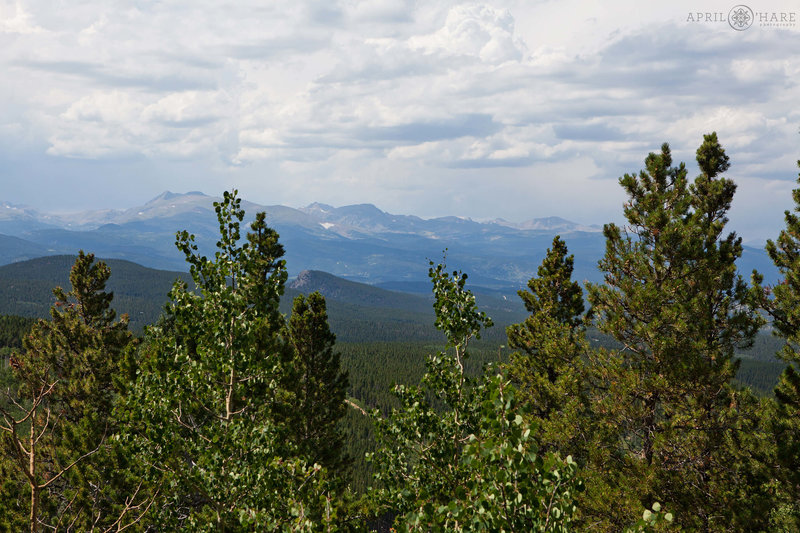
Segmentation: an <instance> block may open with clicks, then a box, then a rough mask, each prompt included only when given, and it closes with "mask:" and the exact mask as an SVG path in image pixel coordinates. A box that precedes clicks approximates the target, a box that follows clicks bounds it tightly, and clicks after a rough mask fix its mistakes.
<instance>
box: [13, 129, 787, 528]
mask: <svg viewBox="0 0 800 533" xmlns="http://www.w3.org/2000/svg"><path fill="white" fill-rule="evenodd" d="M696 158H697V163H698V167H699V169H700V174H699V175H698V176H697V177H696V178H694V179H690V178H689V177H688V175H687V174H688V173H687V170H686V167H685V165H684V164H682V163H681V164H678V165H674V164H673V162H672V155H671V152H670V149H669V146H668V145H666V144H665V145H664V146H662V149H661V151H660V152H659V153H651V154H649V155H648V156H647V158H646V160H645V170H643V171H641V172H640V173H638V174H626V175H625V176H623V177H622V178H620V184H621V185H622V187H623V188H624V190H625V192H626V194H627V196H628V201H627V202H626V203H625V205H624V208H623V209H624V215H625V218H626V220H627V222H628V223H627V224H626V225H625V226H618V225H615V224H608V225H606V226H605V228H604V230H603V234H604V237H605V240H606V251H605V255H604V256H603V259H602V260H601V261H600V264H599V267H600V269H601V272H602V274H603V280H604V282H603V283H588V284H586V285H582V284H581V283H580V282H579V281H577V280H575V279H573V277H574V268H575V257H574V255H572V254H571V253H570V251H569V249H568V247H567V243H566V242H565V241H564V240H562V239H561V238H560V237H555V238H554V239H553V240H552V242H551V244H550V246H549V247H548V249H547V250H546V253H545V254H544V257H543V259H542V262H541V264H540V265H539V267H538V269H537V270H536V272H535V273H531V274H532V275H531V277H530V279H529V281H528V283H527V286H526V287H525V288H524V289H523V290H520V291H519V299H520V304H519V305H520V306H521V308H522V309H524V311H520V310H519V308H518V307H515V305H511V304H508V303H507V301H506V300H503V299H501V298H497V296H496V295H495V296H492V295H491V294H484V295H482V296H481V295H477V296H476V295H475V294H473V292H472V291H471V290H470V289H469V278H468V276H467V274H464V273H462V272H461V271H459V270H453V269H452V268H451V267H448V266H447V265H446V263H445V261H450V260H451V258H450V257H445V258H444V259H443V260H442V261H441V262H434V261H431V262H430V264H429V269H428V275H429V280H430V283H431V288H432V297H430V298H423V297H417V296H413V295H408V294H405V295H398V294H396V293H392V292H390V291H385V290H383V289H379V288H376V287H368V286H364V285H360V284H354V283H352V282H349V281H345V280H341V279H338V278H335V277H333V276H330V275H328V274H325V273H320V272H306V273H303V274H301V276H300V277H299V278H298V279H297V280H296V281H295V282H294V283H292V284H291V286H293V287H294V288H293V289H290V288H288V287H289V286H290V285H289V280H288V273H287V268H286V263H285V261H284V259H283V257H284V249H283V245H282V244H281V243H280V241H279V236H278V234H277V232H276V231H275V230H274V229H273V228H271V227H269V225H268V224H267V220H266V216H265V214H264V213H259V214H257V215H256V217H255V220H254V222H253V223H252V224H250V225H248V226H247V227H243V224H242V221H243V220H244V217H245V213H244V209H243V208H242V201H241V199H240V198H238V196H237V193H236V192H235V191H234V192H232V193H229V192H226V193H225V194H224V196H223V198H222V199H221V201H219V202H217V203H215V212H216V215H217V225H218V227H219V240H218V242H217V251H216V253H215V254H214V255H213V256H211V257H208V256H205V255H203V254H202V253H200V252H199V248H198V246H197V243H196V240H195V236H194V235H192V234H190V233H189V232H188V231H181V232H179V233H178V235H177V242H176V244H177V247H178V249H179V251H180V252H181V253H182V254H183V255H184V257H185V259H186V262H187V265H188V269H189V273H188V274H187V275H183V276H181V275H177V274H176V273H174V272H159V271H153V270H149V269H145V268H143V267H140V266H138V265H135V264H132V263H127V262H124V261H108V262H105V261H99V260H97V259H96V258H95V257H94V256H93V255H92V254H87V253H84V252H83V251H81V252H80V253H79V254H78V256H77V257H71V256H58V257H51V258H46V259H39V260H36V261H33V262H27V263H19V264H15V265H10V266H7V267H4V268H3V269H0V279H2V285H1V286H2V290H3V291H4V292H3V294H2V296H3V297H4V302H5V303H4V305H6V306H7V307H5V308H3V309H2V311H4V312H9V313H15V314H23V315H27V316H30V317H34V316H39V317H42V316H44V317H45V319H44V320H39V321H32V320H30V319H29V318H25V317H10V316H7V317H3V318H2V319H0V331H2V337H1V338H0V340H1V341H2V343H3V354H4V356H6V357H7V358H4V364H3V365H2V367H1V368H0V385H2V396H0V434H2V439H0V530H6V531H21V530H29V531H31V532H34V533H35V532H37V531H45V530H48V529H52V530H55V531H61V530H80V531H92V530H94V531H97V530H102V531H115V530H116V531H119V530H123V529H127V530H130V531H137V530H140V531H154V530H162V531H174V530H187V531H364V530H368V529H378V530H388V528H390V527H393V528H394V529H395V530H403V531H472V530H486V531H562V532H566V531H584V530H587V531H588V530H591V531H595V530H599V531H614V532H616V531H665V530H676V531H678V530H682V531H796V530H798V528H800V506H798V503H797V502H798V501H800V492H798V487H800V479H798V472H800V377H798V374H797V370H796V366H797V364H798V363H800V352H799V351H798V347H799V346H800V263H799V262H798V257H800V237H798V235H800V219H798V216H797V215H796V214H794V213H790V212H787V213H786V229H785V230H784V231H783V232H782V233H781V234H780V235H779V236H778V238H777V240H776V241H770V242H769V243H768V246H767V253H768V254H769V256H770V258H771V259H772V260H773V261H774V263H775V265H776V267H777V269H778V271H779V272H780V274H781V276H782V279H781V282H780V283H779V284H776V285H774V286H769V285H765V284H764V283H763V279H762V277H761V276H760V275H759V274H758V273H755V274H754V275H753V277H752V279H750V280H745V279H744V278H743V277H742V276H741V275H740V274H739V272H738V270H737V260H738V259H739V258H740V257H741V256H742V254H743V247H742V245H741V240H740V239H738V237H737V236H736V235H735V234H733V233H730V232H727V231H726V228H725V226H726V222H727V217H726V214H727V212H728V210H729V209H730V205H731V200H732V198H733V196H734V193H735V190H736V185H735V184H734V183H733V182H732V181H731V180H730V179H728V178H726V177H724V173H725V171H726V170H727V169H728V166H729V162H728V157H727V155H726V154H725V152H724V150H723V149H722V147H721V146H720V144H719V142H718V140H717V137H716V134H709V135H706V136H705V137H704V139H703V143H702V144H701V146H700V148H698V150H697V154H696ZM799 164H800V163H799ZM799 183H800V180H799ZM794 200H795V202H796V208H797V209H796V212H800V189H797V190H795V192H794ZM115 269H116V270H115ZM118 275H119V276H120V279H119V280H118V281H114V279H115V276H118ZM54 280H55V281H56V282H57V283H54ZM176 280H177V281H176ZM54 284H55V285H59V288H56V289H55V290H53V285H54ZM112 289H113V291H114V294H113V295H112V294H111V291H112ZM48 291H49V292H48ZM326 297H327V298H326ZM123 310H129V311H127V314H122V313H118V312H117V311H123ZM487 310H489V311H490V312H489V313H487V312H486V311H487ZM45 311H47V312H45ZM128 315H130V317H132V318H129V316H128ZM134 320H136V322H135V321H134ZM144 324H149V326H150V327H148V328H147V329H146V331H145V332H144V333H143V334H142V335H139V334H138V333H140V332H141V331H142V330H141V328H142V326H143V325H144ZM134 331H136V333H137V334H136V335H135V334H134ZM776 352H777V353H778V356H779V358H780V359H776V358H775V356H776Z"/></svg>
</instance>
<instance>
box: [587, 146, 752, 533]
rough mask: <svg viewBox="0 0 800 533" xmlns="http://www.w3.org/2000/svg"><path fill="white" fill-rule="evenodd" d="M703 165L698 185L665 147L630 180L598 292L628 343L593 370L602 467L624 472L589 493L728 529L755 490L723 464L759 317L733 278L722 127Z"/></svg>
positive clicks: (602, 504) (603, 356)
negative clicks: (740, 496) (661, 506)
mask: <svg viewBox="0 0 800 533" xmlns="http://www.w3.org/2000/svg"><path fill="white" fill-rule="evenodd" d="M697 162H698V165H699V167H700V169H701V174H700V175H699V176H698V177H697V178H696V179H695V180H694V182H693V183H692V184H689V182H688V180H687V177H686V174H687V172H686V168H685V166H684V164H683V163H681V164H680V165H679V166H678V167H673V166H672V156H671V153H670V150H669V146H668V145H667V144H664V145H663V146H662V149H661V153H660V154H654V153H651V154H650V155H649V156H648V157H647V158H646V160H645V164H646V170H643V171H641V172H640V173H639V175H631V174H626V175H625V176H623V177H622V178H620V184H621V185H622V186H623V187H624V189H625V191H626V193H627V195H628V198H629V201H628V202H627V203H626V204H625V207H624V214H625V217H626V219H627V221H628V225H627V226H626V227H624V228H620V227H618V226H617V225H615V224H608V225H606V226H605V228H604V234H605V236H606V254H605V257H604V258H603V259H602V260H601V261H600V268H601V269H602V270H604V271H605V272H606V275H605V281H606V283H605V285H589V301H590V303H591V305H592V310H591V311H592V313H593V314H594V316H595V317H597V324H598V327H599V329H600V330H601V331H602V332H604V333H607V334H610V335H612V336H613V337H614V338H615V339H616V340H617V341H618V342H619V343H620V344H621V345H622V346H623V349H621V350H612V351H600V352H599V353H598V355H597V359H596V361H595V362H594V364H595V366H596V368H597V370H598V374H597V379H598V389H597V390H598V391H599V392H600V393H601V394H600V395H599V397H598V398H597V399H596V401H595V403H596V406H597V412H598V414H599V415H601V416H602V417H603V418H605V424H604V427H605V431H604V434H601V435H600V441H599V442H598V444H597V445H596V446H595V448H596V449H598V450H604V452H603V453H601V454H598V455H597V456H596V457H595V458H594V459H593V462H594V465H595V466H594V468H596V469H597V470H598V471H600V472H603V471H611V472H613V473H614V474H613V477H608V479H607V481H606V483H605V484H604V483H599V484H598V485H596V486H594V487H593V486H592V485H590V486H589V492H590V493H593V494H594V495H595V496H594V497H595V498H596V500H595V502H596V503H594V504H593V506H596V510H597V512H602V513H604V514H605V513H606V511H605V510H604V509H603V508H605V509H608V507H609V506H610V505H611V502H612V501H613V502H615V503H617V504H618V503H620V502H621V503H622V507H623V508H625V507H627V508H631V507H632V506H633V504H634V503H635V502H636V501H640V502H642V503H645V502H647V501H648V500H650V501H652V500H654V499H661V500H662V501H664V502H665V503H666V504H667V505H668V506H669V507H670V508H672V509H674V510H675V511H676V514H677V517H678V520H679V521H680V522H681V524H682V525H683V526H684V527H687V528H699V529H708V528H716V529H720V528H723V527H724V526H723V524H725V523H730V522H731V521H732V520H733V518H732V515H733V514H735V513H736V512H737V505H740V504H741V502H738V503H737V502H736V500H735V495H736V493H737V491H738V490H739V486H738V484H740V483H743V482H745V481H744V478H742V477H740V476H736V475H733V474H732V472H733V471H732V470H731V469H730V468H729V466H730V465H728V464H725V463H724V461H725V460H728V459H730V455H729V454H727V453H726V452H725V450H724V449H723V446H724V444H725V443H726V442H727V441H728V440H729V438H730V437H731V432H733V431H736V427H738V423H737V422H736V416H737V412H736V410H735V408H734V405H735V403H736V400H735V398H733V397H732V396H731V394H732V389H731V388H730V387H729V383H730V380H731V378H732V377H733V376H734V375H735V372H736V362H735V360H734V353H735V350H736V348H737V347H741V346H746V345H748V344H749V343H750V342H751V340H752V338H753V336H754V335H755V333H756V331H757V330H758V327H759V326H760V324H761V323H762V322H761V320H760V319H759V317H758V316H757V314H756V313H755V311H754V307H755V301H754V292H753V291H751V290H750V289H749V287H748V286H747V284H746V283H745V282H744V281H743V280H742V278H741V277H740V276H738V274H737V273H736V265H735V261H736V259H737V258H739V257H741V254H742V246H741V239H739V238H737V237H736V235H735V234H734V233H729V234H728V235H726V236H723V231H724V228H725V224H726V222H727V217H726V213H727V211H728V209H729V208H730V203H731V200H732V198H733V194H734V192H735V190H736V186H735V184H734V183H733V182H732V181H731V180H729V179H727V178H724V177H721V176H720V175H719V174H721V173H722V172H724V171H725V170H727V169H728V157H727V156H726V155H725V152H724V150H723V149H722V147H721V146H720V145H719V142H718V140H717V136H716V134H715V133H712V134H710V135H706V136H705V137H704V142H703V144H702V145H701V146H700V148H699V149H698V150H697ZM601 443H604V444H601ZM719 476H721V477H722V478H720V477H719ZM745 477H746V476H745ZM614 487H618V488H617V489H615V488H614ZM593 489H594V490H593ZM617 524H618V525H617V527H619V522H617Z"/></svg>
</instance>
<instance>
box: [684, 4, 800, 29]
mask: <svg viewBox="0 0 800 533" xmlns="http://www.w3.org/2000/svg"><path fill="white" fill-rule="evenodd" d="M797 19H798V16H797V12H794V11H753V10H752V9H750V7H749V6H746V5H744V4H739V5H737V6H734V7H733V8H732V9H731V10H730V11H728V14H727V15H726V14H725V12H724V11H690V12H689V13H688V14H687V16H686V22H693V23H703V24H709V23H711V24H715V25H716V24H721V25H724V24H725V23H726V22H727V23H728V26H729V27H731V28H732V29H734V30H736V31H744V30H746V29H748V28H750V27H751V26H759V27H761V28H796V27H797Z"/></svg>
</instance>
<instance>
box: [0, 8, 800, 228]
mask: <svg viewBox="0 0 800 533" xmlns="http://www.w3.org/2000/svg"><path fill="white" fill-rule="evenodd" d="M748 2H749V3H748V4H747V5H746V6H745V5H740V6H738V7H737V6H736V4H735V2H697V1H692V2H682V1H671V2H659V3H652V4H651V3H645V2H641V1H630V2H626V1H605V2H599V1H576V0H557V1H555V0H554V1H534V0H508V1H496V2H494V1H485V2H479V3H463V2H459V1H452V2H451V1H435V0H426V1H422V0H420V1H411V0H374V1H372V0H370V1H360V0H322V1H305V0H291V1H282V0H275V1H264V0H259V1H249V0H236V1H235V2H223V1H219V0H215V1H205V0H186V1H183V0H174V1H158V0H152V1H145V0H141V1H113V0H96V1H95V0H88V1H82V0H70V1H68V2H67V1H64V0H61V1H46V2H45V1H36V0H27V1H13V0H12V1H9V0H0V72H2V78H0V80H1V81H0V201H6V202H11V203H15V204H24V205H29V206H32V207H35V208H37V209H40V210H43V211H54V212H69V211H79V210H84V209H99V208H116V209H122V208H129V207H134V206H137V205H141V204H143V203H145V202H146V201H148V200H149V199H151V198H153V197H154V196H156V195H158V194H159V193H161V192H162V191H165V190H170V191H173V192H187V191H194V190H199V191H202V192H205V193H207V194H212V195H221V193H222V191H223V190H230V189H232V188H237V189H238V190H239V192H240V194H241V196H243V197H244V198H245V199H247V200H250V201H253V202H256V203H259V204H263V205H273V204H282V205H288V206H292V207H300V206H305V205H308V204H310V203H312V202H323V203H327V204H331V205H334V206H341V205H348V204H354V203H372V204H375V205H377V206H378V207H379V208H381V209H383V210H385V211H388V212H390V213H396V214H414V215H418V216H422V217H433V216H444V215H457V216H466V217H471V218H473V219H476V220H486V219H493V218H498V217H499V218H504V219H506V220H509V221H515V222H518V221H523V220H527V219H531V218H538V217H546V216H560V217H563V218H566V219H569V220H573V221H575V222H579V223H583V224H603V223H605V222H610V221H616V222H620V221H621V220H622V203H623V202H624V201H625V195H624V193H623V191H622V189H621V188H620V186H619V184H618V178H619V177H620V176H621V175H622V174H624V173H626V172H629V173H630V172H638V171H639V170H640V169H641V168H642V166H643V160H644V158H645V157H646V155H647V154H648V153H649V152H651V151H658V150H659V149H660V146H661V144H662V143H664V142H668V143H669V144H670V146H671V148H672V151H673V157H674V160H675V161H676V162H677V161H686V162H687V164H688V167H689V169H690V174H691V175H692V176H694V175H696V174H697V172H698V171H697V167H696V165H695V164H694V152H695V150H696V149H697V147H698V146H699V145H700V143H701V142H702V138H703V134H705V133H709V132H711V131H716V132H717V133H718V135H719V139H720V142H721V143H722V145H723V146H724V147H725V149H726V151H727V153H728V155H729V157H730V160H731V169H730V170H729V172H728V174H727V176H728V177H730V178H733V179H734V180H735V181H736V183H737V184H738V187H739V189H738V192H737V196H736V198H735V200H734V205H733V208H732V210H731V213H730V218H731V223H730V228H731V229H733V230H735V231H737V233H738V234H739V235H741V236H742V237H743V238H744V239H745V241H746V242H748V243H758V242H763V241H764V240H765V239H767V238H775V237H776V236H777V233H778V231H780V229H781V228H782V227H783V211H784V210H785V209H790V208H791V207H792V201H791V190H792V189H793V188H794V187H796V186H797V184H796V180H797V172H798V169H797V165H796V161H797V159H799V158H800V106H798V104H799V103H800V88H799V87H798V83H800V4H798V3H797V2H796V1H774V2H770V1H767V0H757V1H756V0H748ZM698 5H700V6H701V7H698ZM734 14H739V15H744V19H742V18H741V16H740V17H733V18H732V20H733V23H734V25H732V24H731V22H729V15H734ZM749 16H752V19H749V18H748V17H749ZM736 21H739V23H740V24H742V23H747V22H750V23H751V25H750V26H749V27H744V26H742V27H739V28H735V27H734V26H735V24H736Z"/></svg>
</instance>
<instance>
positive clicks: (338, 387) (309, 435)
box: [284, 292, 350, 477]
mask: <svg viewBox="0 0 800 533" xmlns="http://www.w3.org/2000/svg"><path fill="white" fill-rule="evenodd" d="M286 337H287V339H288V341H289V343H290V345H291V348H292V356H293V357H292V359H291V361H290V363H289V365H287V367H288V368H287V371H286V372H285V379H284V383H285V387H286V389H287V391H288V392H289V394H291V395H292V398H291V400H290V409H289V410H288V411H287V412H286V413H284V419H285V424H286V426H287V427H288V429H289V434H290V439H292V441H293V442H294V444H295V445H296V446H297V451H298V453H299V454H300V455H301V456H303V457H306V458H307V459H308V460H309V461H310V462H311V464H315V463H318V464H320V465H322V466H324V467H325V468H327V469H328V470H329V471H332V472H338V473H340V475H341V476H342V477H343V476H344V474H345V472H346V470H347V466H348V464H349V462H350V461H349V458H348V457H347V456H346V455H345V454H344V451H343V450H344V437H343V435H342V432H341V427H340V422H341V419H342V418H343V417H344V415H345V412H346V410H347V404H345V397H346V394H347V387H348V383H349V382H348V377H347V373H346V372H342V370H341V364H340V359H341V355H340V354H339V353H338V352H335V351H334V343H335V342H336V336H335V335H334V334H333V333H331V330H330V327H329V326H328V313H327V310H326V306H325V298H323V296H322V295H321V294H320V293H318V292H313V293H311V294H310V295H309V296H308V298H306V297H304V296H298V297H297V298H295V300H294V305H293V307H292V315H291V317H290V319H289V323H288V327H287V331H286Z"/></svg>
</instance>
